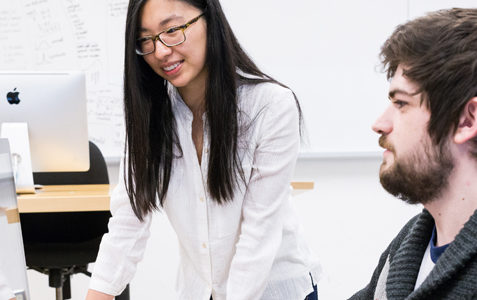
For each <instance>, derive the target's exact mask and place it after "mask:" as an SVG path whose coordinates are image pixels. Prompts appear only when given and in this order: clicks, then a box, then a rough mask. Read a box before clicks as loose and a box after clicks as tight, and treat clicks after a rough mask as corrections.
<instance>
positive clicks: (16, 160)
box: [0, 123, 35, 194]
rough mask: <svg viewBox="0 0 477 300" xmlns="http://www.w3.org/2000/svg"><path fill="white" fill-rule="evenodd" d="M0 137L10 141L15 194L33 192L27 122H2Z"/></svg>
mask: <svg viewBox="0 0 477 300" xmlns="http://www.w3.org/2000/svg"><path fill="white" fill-rule="evenodd" d="M0 137H2V138H7V139H8V141H9V143H10V150H11V153H12V166H13V174H14V177H15V186H16V189H17V194H34V193H35V186H34V183H33V173H32V167H31V155H30V140H29V138H28V125H27V123H2V128H1V132H0Z"/></svg>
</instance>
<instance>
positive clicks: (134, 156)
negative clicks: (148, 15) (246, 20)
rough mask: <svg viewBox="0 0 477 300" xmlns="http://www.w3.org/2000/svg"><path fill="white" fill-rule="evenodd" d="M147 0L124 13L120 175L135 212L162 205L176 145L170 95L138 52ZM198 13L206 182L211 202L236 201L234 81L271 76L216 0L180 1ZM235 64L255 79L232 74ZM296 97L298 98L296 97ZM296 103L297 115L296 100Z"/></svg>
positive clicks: (135, 0)
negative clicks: (202, 28)
mask: <svg viewBox="0 0 477 300" xmlns="http://www.w3.org/2000/svg"><path fill="white" fill-rule="evenodd" d="M146 1H147V0H131V1H130V2H129V7H128V12H127V19H126V36H125V41H126V47H125V65H124V115H125V125H126V144H125V150H124V151H125V154H126V155H125V158H124V165H125V168H127V169H126V170H127V171H126V172H124V180H125V183H126V189H127V192H128V196H129V199H130V201H131V205H132V208H133V211H134V213H135V214H136V216H137V217H138V218H139V219H140V220H142V219H143V216H144V215H145V214H147V213H148V212H150V211H152V210H153V209H157V208H158V203H157V202H156V195H157V196H158V198H159V202H160V203H159V204H160V205H161V206H162V205H163V203H164V200H165V196H166V193H167V189H168V186H169V181H170V175H171V168H172V161H173V159H174V158H176V157H177V151H174V149H179V153H181V152H182V151H181V148H180V145H179V144H178V139H177V132H176V128H175V120H174V115H173V113H172V104H171V99H170V98H169V95H168V93H167V85H166V81H165V80H164V79H163V78H162V77H160V76H159V75H157V74H156V73H155V72H154V71H153V70H152V69H151V68H150V67H149V65H148V64H147V63H146V62H145V61H144V59H143V57H141V56H138V55H136V53H135V41H136V38H137V37H138V25H139V22H140V20H139V18H140V13H141V9H142V7H143V5H144V3H145V2H146ZM177 1H183V2H186V3H188V4H190V5H192V6H194V7H196V8H198V9H199V10H201V11H202V12H204V18H205V21H206V23H207V54H206V55H207V56H206V62H205V64H206V67H207V70H208V81H207V86H206V92H205V111H206V114H207V119H208V122H207V125H208V126H209V128H208V129H209V132H210V151H209V167H208V170H209V171H208V174H207V178H208V180H207V185H208V186H207V188H208V190H209V193H210V194H211V196H212V197H213V199H214V200H215V201H217V202H218V203H223V202H225V201H229V200H231V199H233V195H234V189H235V187H236V186H237V183H238V182H239V180H240V179H242V180H243V172H242V167H241V164H240V159H239V157H238V151H237V143H238V136H239V120H238V115H239V114H238V113H239V111H238V104H237V85H238V84H239V82H240V83H241V84H257V83H260V82H274V83H277V84H279V85H281V86H284V85H283V84H281V83H279V82H277V81H276V80H274V79H273V78H271V77H270V76H268V75H266V74H264V73H263V72H262V71H260V70H259V69H258V67H257V66H256V65H255V63H254V62H253V61H252V60H251V59H250V57H248V55H247V54H246V53H245V52H244V51H243V49H242V48H241V47H240V45H239V43H238V41H237V39H236V37H235V35H234V34H233V32H232V29H231V28H230V25H229V23H228V22H227V19H226V18H225V15H224V13H223V11H222V7H221V5H220V3H219V1H218V0H177ZM237 69H240V70H241V71H243V72H244V73H246V74H250V75H253V76H254V77H257V78H255V79H250V78H247V77H244V76H242V75H239V74H237ZM295 99H296V97H295ZM297 107H298V111H299V114H300V120H301V110H300V106H299V105H298V101H297Z"/></svg>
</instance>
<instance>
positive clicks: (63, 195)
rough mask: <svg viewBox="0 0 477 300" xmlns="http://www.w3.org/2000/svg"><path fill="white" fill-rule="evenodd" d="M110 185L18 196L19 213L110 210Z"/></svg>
mask: <svg viewBox="0 0 477 300" xmlns="http://www.w3.org/2000/svg"><path fill="white" fill-rule="evenodd" d="M291 186H292V187H293V190H294V192H296V191H304V190H312V189H313V188H314V182H312V181H311V182H310V181H295V182H292V183H291ZM109 198H110V186H109V184H87V185H46V186H44V187H43V189H40V190H38V191H37V193H36V194H22V195H18V212H19V213H40V212H73V211H105V210H109Z"/></svg>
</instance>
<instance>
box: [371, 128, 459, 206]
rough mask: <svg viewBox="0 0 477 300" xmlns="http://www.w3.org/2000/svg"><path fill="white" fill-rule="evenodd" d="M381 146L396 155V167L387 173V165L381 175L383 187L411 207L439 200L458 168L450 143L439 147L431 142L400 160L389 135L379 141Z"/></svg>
mask: <svg viewBox="0 0 477 300" xmlns="http://www.w3.org/2000/svg"><path fill="white" fill-rule="evenodd" d="M379 145H380V146H381V147H383V148H387V149H389V150H391V151H392V152H393V155H394V164H393V165H392V166H389V167H388V169H387V170H383V168H384V165H385V162H383V164H382V165H381V171H380V174H379V179H380V181H381V185H382V186H383V188H384V189H385V190H386V191H388V192H389V193H390V194H392V195H393V196H396V197H398V198H399V199H401V200H403V201H405V202H407V203H410V204H417V203H421V204H425V203H429V202H430V201H432V200H433V199H435V198H437V197H438V196H439V195H440V194H441V192H442V190H443V189H444V188H445V187H446V186H447V184H448V179H449V175H450V173H451V172H452V170H453V168H454V162H453V160H452V155H451V153H450V150H449V147H448V144H443V146H436V145H434V143H432V142H431V141H430V139H429V142H423V144H422V149H417V151H414V152H413V153H410V154H409V155H407V156H406V157H403V158H398V157H396V152H395V151H394V150H393V147H392V145H389V144H388V143H387V141H386V136H385V135H383V136H381V137H380V138H379ZM421 151H422V152H421Z"/></svg>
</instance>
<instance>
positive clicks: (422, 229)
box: [386, 209, 477, 300]
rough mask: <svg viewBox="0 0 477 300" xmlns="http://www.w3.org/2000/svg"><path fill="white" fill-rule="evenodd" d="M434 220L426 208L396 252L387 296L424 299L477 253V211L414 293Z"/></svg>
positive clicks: (390, 272)
mask: <svg viewBox="0 0 477 300" xmlns="http://www.w3.org/2000/svg"><path fill="white" fill-rule="evenodd" d="M434 225H435V224H434V219H433V218H432V216H431V214H430V213H429V212H428V211H427V210H426V209H424V210H423V212H422V214H420V215H419V217H418V219H417V220H416V222H415V224H414V225H413V226H412V228H411V230H410V232H409V234H408V235H407V236H406V238H405V239H404V240H403V243H402V244H401V245H400V247H399V249H398V250H397V252H396V254H395V255H394V257H393V259H392V261H391V263H390V269H389V275H388V279H387V282H386V294H387V297H388V299H390V300H391V299H405V298H407V297H409V299H413V298H422V296H425V295H426V294H429V293H431V292H432V291H433V290H434V289H435V288H436V287H438V286H442V284H443V283H444V282H445V281H447V280H449V279H451V278H453V277H454V276H455V274H456V273H458V272H459V271H461V270H462V269H463V268H465V267H466V265H467V264H468V262H469V260H470V259H472V257H474V256H475V255H476V254H477V247H475V245H477V211H475V212H474V214H473V215H472V216H471V217H470V219H469V221H467V222H466V223H465V225H464V227H463V228H462V229H461V231H460V232H459V234H458V235H457V236H456V238H455V240H454V241H453V242H452V243H451V244H450V245H449V247H448V248H447V249H446V251H445V252H444V253H443V254H442V255H441V257H440V258H439V260H438V261H437V263H436V265H435V266H434V268H433V269H432V271H431V273H430V274H429V275H428V277H427V278H426V280H425V281H424V282H423V283H422V285H421V286H420V287H419V288H418V289H417V290H416V291H414V292H413V290H414V286H415V283H416V278H417V275H418V273H419V268H420V265H421V262H422V257H423V255H424V252H425V250H426V247H427V245H428V244H429V240H430V238H431V234H432V228H433V227H434Z"/></svg>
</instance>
